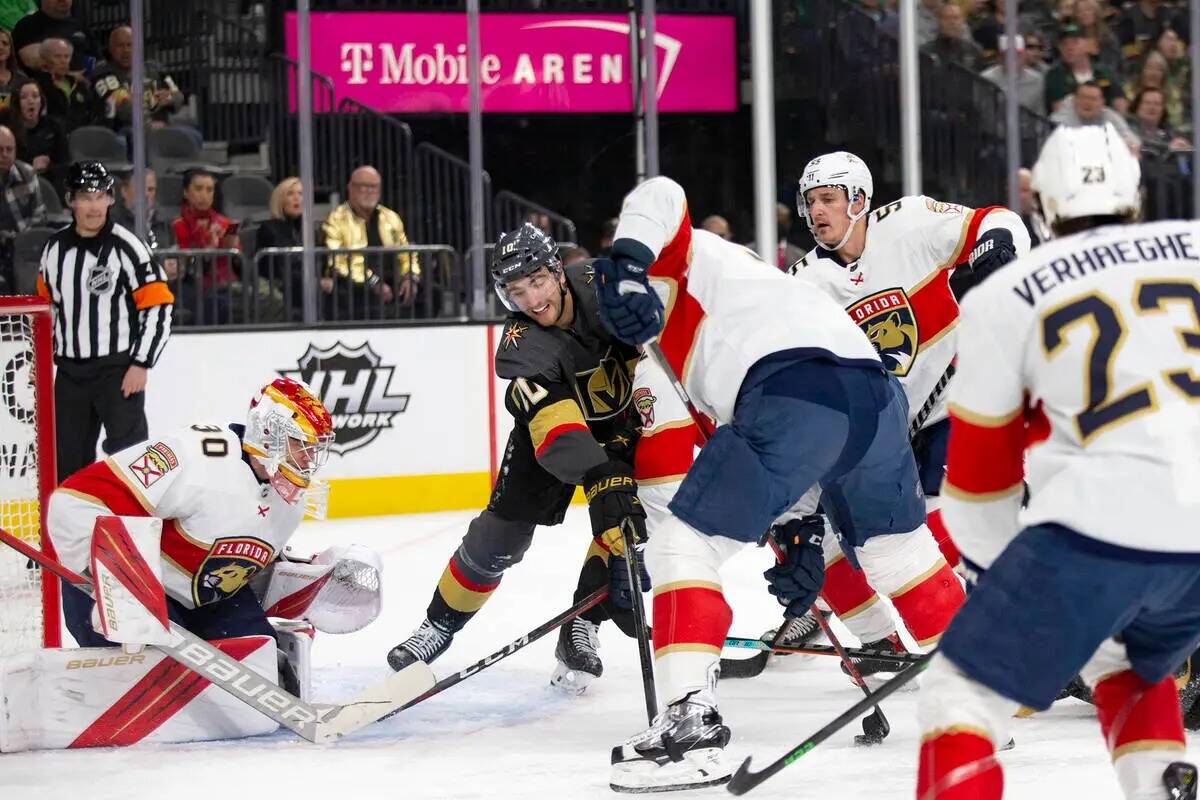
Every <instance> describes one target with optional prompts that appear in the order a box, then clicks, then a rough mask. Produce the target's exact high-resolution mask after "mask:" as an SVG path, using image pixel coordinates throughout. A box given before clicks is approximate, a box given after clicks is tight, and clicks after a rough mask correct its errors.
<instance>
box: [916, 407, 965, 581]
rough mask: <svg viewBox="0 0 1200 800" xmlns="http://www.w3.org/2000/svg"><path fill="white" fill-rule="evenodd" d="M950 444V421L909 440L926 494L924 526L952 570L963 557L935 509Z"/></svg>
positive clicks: (945, 420)
mask: <svg viewBox="0 0 1200 800" xmlns="http://www.w3.org/2000/svg"><path fill="white" fill-rule="evenodd" d="M949 443H950V420H949V419H943V420H941V421H940V422H935V423H933V424H932V425H927V426H926V427H924V428H922V429H921V430H920V431H918V432H917V435H916V436H914V437H913V438H912V449H913V456H914V457H915V458H916V461H917V473H918V475H920V478H921V489H922V490H924V492H925V512H926V516H927V520H926V524H927V525H928V526H929V530H930V531H931V532H932V533H933V538H934V540H935V541H936V542H937V545H938V549H939V550H941V551H942V557H943V558H945V559H946V563H947V564H949V565H950V568H951V569H953V568H955V567H957V566H958V562H959V561H960V560H961V558H962V557H961V556H960V554H959V552H958V547H956V546H955V544H954V541H953V540H952V539H951V538H950V531H949V530H947V529H946V526H945V524H944V523H943V522H942V512H941V511H939V510H938V503H939V499H940V498H939V497H938V495H939V494H940V493H941V491H942V479H943V478H944V477H945V476H946V450H947V447H948V445H949Z"/></svg>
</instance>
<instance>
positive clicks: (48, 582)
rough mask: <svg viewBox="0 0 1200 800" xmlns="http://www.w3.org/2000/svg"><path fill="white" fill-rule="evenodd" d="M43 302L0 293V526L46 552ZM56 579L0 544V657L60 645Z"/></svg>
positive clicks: (49, 347)
mask: <svg viewBox="0 0 1200 800" xmlns="http://www.w3.org/2000/svg"><path fill="white" fill-rule="evenodd" d="M53 339H54V333H53V317H52V316H51V312H50V304H49V303H48V302H46V301H45V300H43V299H41V298H40V297H24V296H14V297H0V528H3V529H4V530H6V531H8V532H9V533H11V534H13V535H14V536H17V537H19V538H21V539H23V540H24V541H26V542H29V543H30V544H32V545H35V546H36V547H38V548H39V549H40V550H42V551H43V552H45V553H48V554H50V555H53V548H52V546H51V544H50V539H49V537H48V536H47V535H46V532H45V509H46V504H47V502H48V501H49V499H50V493H51V492H53V491H54V487H55V485H56V483H57V475H56V469H55V439H54V349H53ZM60 608H61V606H60V604H59V593H58V581H57V579H56V578H55V577H54V576H53V575H52V574H51V573H49V572H47V571H44V570H43V569H41V568H40V567H37V566H36V565H33V564H31V563H30V562H29V560H28V559H26V558H25V557H24V556H21V555H20V554H18V553H17V552H16V551H15V550H12V549H10V548H7V547H0V656H3V655H10V654H12V653H17V652H21V651H25V650H32V649H37V648H39V647H58V646H60V645H61V638H62V633H61V631H62V621H61V611H60Z"/></svg>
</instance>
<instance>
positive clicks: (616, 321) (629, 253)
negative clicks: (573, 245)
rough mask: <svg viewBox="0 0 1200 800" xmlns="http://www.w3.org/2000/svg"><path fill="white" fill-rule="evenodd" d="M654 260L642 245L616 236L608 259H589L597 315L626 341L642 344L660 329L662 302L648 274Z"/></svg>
mask: <svg viewBox="0 0 1200 800" xmlns="http://www.w3.org/2000/svg"><path fill="white" fill-rule="evenodd" d="M622 245H624V248H622ZM653 260H654V256H653V254H652V253H651V252H650V250H649V248H647V247H646V246H645V245H643V244H641V243H640V242H635V241H633V240H630V239H618V240H617V242H616V243H614V244H613V252H612V258H611V259H610V258H599V259H596V260H595V261H593V262H592V269H593V270H594V271H595V285H596V301H597V304H598V305H599V307H600V318H601V319H602V320H604V324H605V326H606V327H607V328H608V329H609V330H610V331H612V332H613V335H614V336H616V337H617V338H618V339H620V340H621V341H623V342H627V343H628V344H634V345H637V344H642V343H644V342H646V341H648V340H650V339H652V338H654V337H655V336H657V335H658V332H659V331H661V330H662V325H663V304H662V301H661V300H659V299H658V295H657V294H655V292H654V290H653V289H651V288H650V281H649V278H648V276H647V272H648V271H649V268H650V264H651V263H652V262H653Z"/></svg>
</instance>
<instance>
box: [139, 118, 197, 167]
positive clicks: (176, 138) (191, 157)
mask: <svg viewBox="0 0 1200 800" xmlns="http://www.w3.org/2000/svg"><path fill="white" fill-rule="evenodd" d="M146 157H147V158H148V159H149V161H150V166H152V167H154V169H155V170H156V171H157V172H158V173H159V174H160V175H162V174H163V173H166V172H183V171H184V170H186V169H188V168H189V167H194V166H198V165H199V164H200V163H201V162H202V161H203V158H202V155H201V151H200V147H199V146H198V145H197V144H196V140H195V139H193V138H192V137H191V136H189V135H188V134H187V133H185V132H184V131H182V130H180V129H179V128H172V127H170V126H168V127H166V128H159V129H158V130H148V131H146Z"/></svg>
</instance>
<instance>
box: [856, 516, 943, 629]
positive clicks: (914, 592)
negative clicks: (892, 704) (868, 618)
mask: <svg viewBox="0 0 1200 800" xmlns="http://www.w3.org/2000/svg"><path fill="white" fill-rule="evenodd" d="M855 552H856V553H857V555H858V559H859V563H861V564H862V567H863V572H864V573H866V576H867V579H868V580H869V581H870V582H871V584H872V585H873V586H874V587H875V588H876V589H877V590H879V591H880V592H883V593H884V594H886V595H887V596H888V597H889V598H890V599H891V601H892V605H893V606H894V607H895V608H896V613H897V614H899V615H900V619H902V620H903V621H904V625H905V627H906V628H908V632H909V633H911V634H912V637H913V638H914V639H915V640H916V641H917V643H918V644H920V645H921V646H922V647H929V646H932V645H934V644H936V643H937V640H938V639H939V638H941V635H942V632H943V631H944V630H946V627H947V626H948V625H949V624H950V620H951V618H953V616H954V614H955V612H956V611H958V608H959V606H961V605H962V603H963V600H964V598H965V596H966V595H965V593H964V592H963V587H962V582H961V581H960V580H959V578H958V576H957V575H955V574H954V571H953V570H951V569H950V565H949V564H947V563H946V560H945V559H944V558H942V555H941V552H940V551H939V550H938V547H937V543H936V542H935V541H934V540H933V535H932V534H931V533H930V532H929V529H928V528H927V527H925V526H924V525H921V526H920V527H919V528H917V529H916V530H915V531H911V532H909V533H896V534H888V535H881V536H872V537H870V538H869V539H867V541H866V543H865V544H863V545H862V546H861V547H858V548H855Z"/></svg>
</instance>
